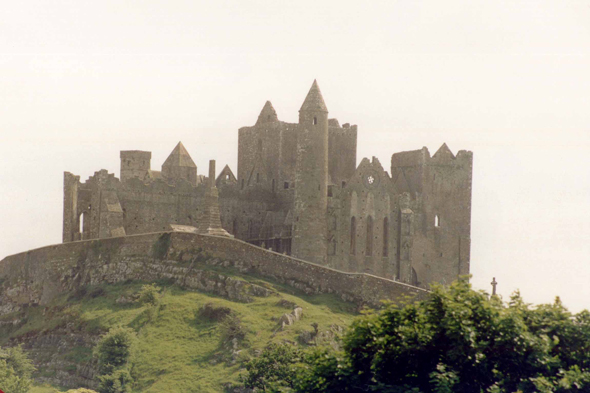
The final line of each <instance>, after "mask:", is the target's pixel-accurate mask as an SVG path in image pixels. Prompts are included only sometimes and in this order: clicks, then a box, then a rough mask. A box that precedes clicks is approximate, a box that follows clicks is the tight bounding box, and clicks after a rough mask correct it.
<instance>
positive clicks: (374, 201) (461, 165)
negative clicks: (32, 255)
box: [63, 81, 473, 288]
mask: <svg viewBox="0 0 590 393" xmlns="http://www.w3.org/2000/svg"><path fill="white" fill-rule="evenodd" d="M357 134H358V127H357V126H356V125H351V124H350V123H344V124H341V123H340V122H339V121H338V119H336V118H329V117H328V107H327V105H326V103H325V101H324V99H323V96H322V93H321V92H320V89H319V86H318V84H317V82H316V81H314V83H313V85H312V87H311V89H310V90H309V92H308V94H307V96H306V98H305V100H304V101H303V104H302V106H301V109H300V111H299V121H298V122H297V123H288V122H284V121H281V120H280V119H279V116H278V114H277V111H276V110H275V108H274V107H273V105H272V103H271V102H270V101H266V102H265V103H264V105H263V107H262V110H261V111H260V113H259V115H258V117H257V118H256V122H255V123H254V125H252V126H249V127H242V128H240V129H239V131H238V167H237V171H236V172H235V173H234V172H233V171H232V170H231V169H230V168H229V166H225V167H224V168H223V169H222V170H221V172H220V173H219V175H217V177H215V175H216V173H215V170H214V165H213V166H210V173H209V175H208V176H205V175H199V174H198V173H197V166H196V165H195V163H194V161H193V160H192V158H191V157H190V155H189V153H188V150H187V149H186V148H185V147H184V145H183V144H182V143H180V142H179V143H178V144H177V145H176V147H175V148H174V149H173V151H172V152H171V153H170V155H169V156H168V158H167V159H166V160H165V162H164V163H163V165H162V168H161V171H157V170H153V169H152V168H151V153H150V152H147V151H138V150H129V151H122V152H121V156H120V157H121V173H120V180H119V178H117V177H115V175H114V174H112V173H108V172H107V171H106V170H101V171H98V172H96V173H95V174H94V175H93V176H91V177H90V178H89V179H88V180H86V182H84V183H81V182H80V179H79V177H78V176H75V175H73V174H71V173H69V172H66V173H65V174H64V226H63V241H64V242H72V241H76V240H85V239H95V238H107V237H120V236H128V235H135V234H143V233H150V232H158V231H166V230H169V229H170V228H173V229H174V230H175V231H179V230H182V231H188V232H194V233H197V232H200V233H209V234H216V235H223V236H225V235H232V236H234V237H235V238H237V239H241V240H244V241H247V242H249V243H252V244H254V245H257V246H261V247H264V248H267V249H272V250H273V251H276V252H278V253H281V254H283V253H284V254H288V255H294V256H295V257H298V258H301V259H305V260H308V261H312V262H315V263H318V264H321V265H324V266H328V267H332V268H336V269H339V270H343V271H347V272H363V273H370V274H373V275H378V276H381V277H386V278H388V279H394V280H398V281H401V282H403V283H406V284H411V285H416V286H422V287H425V288H426V287H428V286H429V285H430V284H431V283H434V282H442V283H449V282H451V281H453V280H455V279H456V278H457V277H458V276H459V275H464V274H468V273H469V270H470V255H469V254H470V243H471V238H470V233H471V185H472V168H473V154H472V153H471V152H470V151H466V150H461V151H459V152H458V153H457V154H454V153H453V152H452V151H451V150H450V149H449V147H448V146H447V145H446V144H443V145H442V146H441V147H440V148H439V149H438V150H437V151H436V152H435V153H434V154H432V155H431V154H430V152H429V150H428V149H427V148H426V147H423V148H422V149H419V150H414V151H405V152H399V153H395V154H393V155H392V157H391V167H390V172H388V171H386V170H385V168H384V167H383V165H382V164H381V163H380V162H379V160H378V159H377V158H376V157H373V158H372V159H369V158H363V159H362V160H361V161H360V163H359V165H358V166H357V163H356V161H357Z"/></svg>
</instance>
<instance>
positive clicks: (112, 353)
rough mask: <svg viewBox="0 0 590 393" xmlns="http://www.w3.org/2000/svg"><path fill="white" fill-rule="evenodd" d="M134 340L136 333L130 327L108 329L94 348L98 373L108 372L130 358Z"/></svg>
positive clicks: (122, 364) (121, 365) (125, 362)
mask: <svg viewBox="0 0 590 393" xmlns="http://www.w3.org/2000/svg"><path fill="white" fill-rule="evenodd" d="M135 341H136V335H135V332H134V331H133V330H132V329H129V328H126V327H116V328H112V329H110V330H109V332H108V333H107V334H105V335H104V336H103V337H102V338H101V339H100V341H99V342H98V344H96V347H95V348H94V354H95V356H96V357H97V359H98V367H99V373H100V374H101V375H105V374H109V373H111V372H112V371H113V370H116V369H118V368H121V367H123V366H125V365H126V364H127V363H128V362H129V360H130V358H131V355H132V352H133V347H134V344H135Z"/></svg>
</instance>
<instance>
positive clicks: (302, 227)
mask: <svg viewBox="0 0 590 393" xmlns="http://www.w3.org/2000/svg"><path fill="white" fill-rule="evenodd" d="M327 209H328V108H327V107H326V103H325V102H324V98H323V97H322V93H321V92H320V88H319V86H318V83H317V81H315V80H314V81H313V85H311V89H309V93H307V97H306V98H305V101H304V102H303V105H302V106H301V110H300V111H299V125H298V129H297V162H296V165H295V196H294V209H293V212H294V215H295V221H294V222H293V238H292V248H291V251H292V254H293V255H294V256H296V257H297V258H301V259H304V260H307V261H312V262H315V263H319V264H325V263H326V261H327V252H328V249H327V235H328V228H327V225H326V214H327Z"/></svg>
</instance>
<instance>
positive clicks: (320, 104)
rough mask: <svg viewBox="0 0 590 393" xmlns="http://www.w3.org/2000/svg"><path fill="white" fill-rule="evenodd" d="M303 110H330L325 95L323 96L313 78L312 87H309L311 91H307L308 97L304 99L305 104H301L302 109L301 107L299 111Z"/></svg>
mask: <svg viewBox="0 0 590 393" xmlns="http://www.w3.org/2000/svg"><path fill="white" fill-rule="evenodd" d="M302 111H316V112H328V107H327V106H326V103H325V102H324V97H322V92H321V91H320V87H319V86H318V82H317V81H316V80H315V79H314V80H313V84H312V85H311V89H309V93H307V97H305V101H303V105H301V109H299V112H302Z"/></svg>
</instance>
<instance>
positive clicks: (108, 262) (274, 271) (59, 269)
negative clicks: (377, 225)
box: [0, 232, 428, 316]
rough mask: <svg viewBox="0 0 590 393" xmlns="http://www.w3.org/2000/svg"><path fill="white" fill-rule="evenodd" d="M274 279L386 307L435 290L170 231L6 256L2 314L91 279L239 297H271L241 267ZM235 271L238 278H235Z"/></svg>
mask: <svg viewBox="0 0 590 393" xmlns="http://www.w3.org/2000/svg"><path fill="white" fill-rule="evenodd" d="M232 272H234V273H239V274H237V276H239V275H240V274H245V275H254V276H259V277H263V278H269V279H271V280H274V281H276V282H279V283H282V284H286V285H288V286H291V287H293V288H296V289H299V290H301V291H303V292H305V293H306V294H320V293H332V294H335V295H337V296H339V297H340V298H342V299H343V300H345V301H349V302H353V303H356V304H358V305H359V306H362V305H369V306H378V305H379V304H380V302H381V300H383V299H388V300H393V301H395V300H400V299H402V298H404V297H407V296H413V297H416V298H418V299H420V298H422V297H424V296H425V295H426V294H427V293H428V291H426V290H424V289H421V288H416V287H413V286H410V285H407V284H403V283H400V282H396V281H392V280H387V279H384V278H380V277H376V276H372V275H368V274H362V273H345V272H341V271H337V270H334V269H330V268H327V267H324V266H319V265H316V264H313V263H310V262H306V261H302V260H299V259H296V258H292V257H289V256H287V255H281V254H278V253H275V252H272V251H268V250H265V249H263V248H260V247H256V246H253V245H251V244H248V243H245V242H243V241H240V240H236V239H230V238H224V237H216V236H207V235H196V234H190V233H177V232H164V233H151V234H142V235H134V236H125V237H118V238H110V239H100V240H88V241H78V242H71V243H64V244H59V245H54V246H48V247H43V248H39V249H35V250H31V251H27V252H24V253H20V254H16V255H12V256H9V257H6V258H5V259H3V260H2V261H0V316H1V315H5V314H7V313H10V312H13V311H18V310H19V309H21V307H22V306H26V305H28V306H33V305H44V304H48V303H49V302H50V301H51V300H52V299H54V298H55V297H56V296H59V295H60V294H62V293H65V292H69V291H72V290H75V289H77V288H79V287H81V286H85V285H96V284H99V283H102V282H107V283H117V282H124V281H127V280H141V281H154V280H159V279H168V280H171V281H173V282H175V283H176V284H178V285H180V286H182V287H184V288H188V289H196V290H200V291H205V292H210V293H213V294H216V295H220V296H224V297H227V298H229V299H232V300H236V301H244V302H248V301H249V300H250V299H251V298H250V296H251V295H253V296H265V295H268V293H269V292H270V291H269V289H268V288H263V287H260V286H257V285H256V284H252V283H249V282H247V281H245V280H241V279H239V278H236V274H232ZM232 276H233V277H232Z"/></svg>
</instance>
